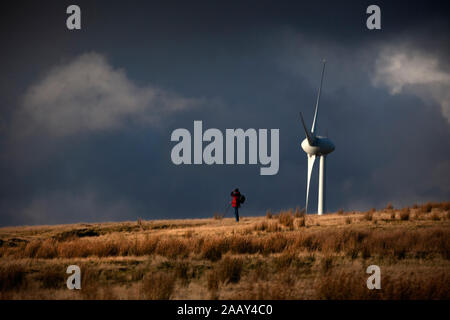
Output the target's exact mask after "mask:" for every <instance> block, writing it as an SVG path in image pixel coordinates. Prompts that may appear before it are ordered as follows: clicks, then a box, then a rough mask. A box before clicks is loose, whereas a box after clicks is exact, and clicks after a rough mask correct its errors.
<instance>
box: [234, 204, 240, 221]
mask: <svg viewBox="0 0 450 320" xmlns="http://www.w3.org/2000/svg"><path fill="white" fill-rule="evenodd" d="M234 216H235V217H236V222H239V208H238V207H235V208H234Z"/></svg>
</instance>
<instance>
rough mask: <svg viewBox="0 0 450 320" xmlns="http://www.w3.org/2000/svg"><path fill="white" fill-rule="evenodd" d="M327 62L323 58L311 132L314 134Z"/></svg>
mask: <svg viewBox="0 0 450 320" xmlns="http://www.w3.org/2000/svg"><path fill="white" fill-rule="evenodd" d="M325 63H326V61H325V60H323V68H322V76H321V78H320V87H319V93H318V94H317V101H316V111H315V112H314V120H313V123H312V127H311V133H312V134H313V136H314V135H315V134H316V126H317V115H318V112H319V102H320V92H321V91H322V83H323V74H324V73H325Z"/></svg>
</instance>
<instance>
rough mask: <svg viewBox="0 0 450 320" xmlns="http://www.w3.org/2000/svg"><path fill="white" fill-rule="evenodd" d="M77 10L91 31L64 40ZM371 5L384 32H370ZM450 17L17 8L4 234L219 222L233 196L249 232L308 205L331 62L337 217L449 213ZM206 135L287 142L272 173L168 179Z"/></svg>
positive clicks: (0, 102) (7, 82) (335, 9)
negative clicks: (177, 136) (398, 210)
mask: <svg viewBox="0 0 450 320" xmlns="http://www.w3.org/2000/svg"><path fill="white" fill-rule="evenodd" d="M71 4H77V5H78V6H79V7H80V8H81V30H68V29H67V27H66V19H67V18H68V16H69V15H68V14H67V13H66V8H67V7H68V6H69V5H71ZM371 4H377V5H378V6H379V7H380V9H381V30H369V29H367V27H366V19H367V18H368V17H369V15H368V14H366V9H367V7H368V6H369V5H371ZM449 16H450V10H449V5H448V4H447V3H446V1H417V2H416V1H375V2H374V1H323V0H318V1H264V0H262V1H95V0H91V1H75V2H74V1H70V2H69V1H39V2H36V1H21V0H19V1H14V2H12V3H9V4H7V5H5V6H3V7H2V10H1V19H0V41H1V49H0V67H1V68H0V70H1V77H0V177H1V179H0V226H11V225H36V224H62V223H75V222H100V221H123V220H136V219H138V218H142V219H176V218H181V219H185V218H203V217H212V216H213V214H214V212H224V211H225V210H226V208H227V206H228V204H229V201H230V192H231V190H233V189H234V188H236V187H238V188H239V189H240V190H241V192H242V193H243V194H244V195H245V196H246V202H245V204H244V205H243V207H242V208H241V215H243V216H246V215H247V216H252V215H264V214H265V212H266V210H268V209H270V210H272V211H278V210H281V209H286V208H295V207H297V206H298V207H300V208H302V207H304V205H305V195H306V170H307V159H306V154H305V153H304V151H303V150H302V149H301V147H300V143H301V141H302V140H303V139H304V138H305V136H304V131H303V128H302V126H301V122H300V112H302V114H303V115H304V117H305V121H306V123H307V125H308V126H310V125H311V123H312V118H313V113H314V106H315V100H316V97H317V90H318V86H319V83H320V72H321V68H322V62H321V61H322V59H326V60H327V66H326V70H325V78H324V83H323V89H322V96H321V103H320V110H319V116H318V125H317V126H318V133H319V134H321V135H327V136H328V137H329V138H330V139H331V140H332V141H333V143H334V144H335V146H336V150H335V151H334V152H333V153H331V154H330V155H329V156H328V157H327V207H328V210H329V211H331V212H332V211H337V210H339V209H341V208H342V209H344V210H368V209H370V208H372V207H375V208H384V207H385V206H386V205H387V204H388V203H389V202H391V203H392V204H393V205H394V207H403V206H410V205H413V204H414V203H423V202H427V201H448V200H450V41H449V37H448V35H449V34H450V19H449V18H450V17H449ZM195 120H201V121H202V124H203V128H204V130H206V129H208V128H217V129H219V130H220V131H221V132H223V133H225V130H226V129H228V128H242V129H244V130H246V129H248V128H255V129H269V130H270V129H279V161H280V163H279V171H278V173H277V174H276V175H260V171H259V170H260V165H259V164H258V165H250V164H246V165H206V164H203V165H175V164H174V163H172V160H171V150H172V148H173V147H174V145H175V144H176V143H175V142H172V141H171V134H172V132H173V131H174V130H176V129H178V128H186V129H187V130H189V131H190V132H191V133H193V130H194V129H193V126H194V121H195ZM205 145H206V144H205V143H204V146H205ZM317 164H318V163H317V161H316V168H315V169H316V170H315V174H314V175H313V178H312V186H311V191H310V197H311V198H310V205H309V207H310V208H312V209H311V211H312V212H314V211H315V210H316V208H317V180H318V174H317V173H318V170H317V169H318V166H317ZM228 215H231V213H230V211H228Z"/></svg>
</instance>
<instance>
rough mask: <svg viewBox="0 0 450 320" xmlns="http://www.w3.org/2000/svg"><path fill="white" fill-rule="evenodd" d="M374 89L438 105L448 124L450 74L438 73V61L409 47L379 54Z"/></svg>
mask: <svg viewBox="0 0 450 320" xmlns="http://www.w3.org/2000/svg"><path fill="white" fill-rule="evenodd" d="M372 81H373V84H374V85H375V86H386V87H387V88H388V89H389V90H390V92H391V94H399V93H401V92H406V93H411V94H414V95H416V96H418V97H420V98H421V99H423V100H424V101H431V102H435V103H438V104H439V105H440V106H441V111H442V115H443V116H444V117H445V118H446V119H447V121H448V122H449V123H450V73H448V72H445V71H443V70H440V69H439V60H438V59H437V58H436V57H434V56H432V55H429V54H425V53H423V52H420V51H417V50H414V49H412V48H408V47H395V48H394V47H387V48H384V49H382V50H381V51H380V54H379V56H378V58H377V60H376V62H375V73H374V75H373V77H372Z"/></svg>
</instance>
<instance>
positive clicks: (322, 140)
mask: <svg viewBox="0 0 450 320" xmlns="http://www.w3.org/2000/svg"><path fill="white" fill-rule="evenodd" d="M325 63H326V61H325V60H323V68H322V77H321V79H320V87H319V93H318V94H317V102H316V111H315V112H314V120H313V123H312V127H311V132H309V131H308V129H307V128H306V125H305V121H304V120H303V115H302V113H301V112H300V117H301V120H302V124H303V128H304V129H305V134H306V138H305V140H303V141H302V144H301V146H302V149H303V151H305V152H306V155H307V156H308V176H307V182H306V206H305V211H306V212H308V197H309V183H310V182H311V173H312V170H313V167H314V162H315V160H316V157H320V167H319V201H318V208H317V213H318V214H319V215H321V214H323V213H324V212H326V211H327V209H326V203H325V192H326V188H325V181H326V177H325V174H326V163H325V160H326V156H327V154H329V153H330V152H333V150H334V144H333V143H332V142H331V140H330V139H328V137H323V136H318V135H317V134H316V128H317V116H318V111H319V101H320V91H321V90H322V83H323V74H324V72H325Z"/></svg>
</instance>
